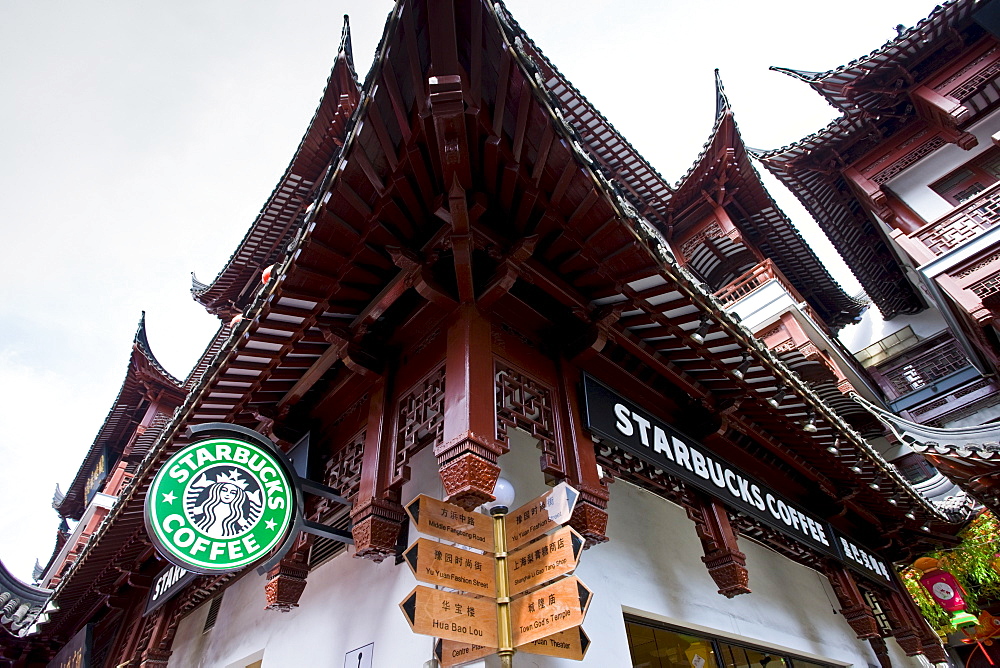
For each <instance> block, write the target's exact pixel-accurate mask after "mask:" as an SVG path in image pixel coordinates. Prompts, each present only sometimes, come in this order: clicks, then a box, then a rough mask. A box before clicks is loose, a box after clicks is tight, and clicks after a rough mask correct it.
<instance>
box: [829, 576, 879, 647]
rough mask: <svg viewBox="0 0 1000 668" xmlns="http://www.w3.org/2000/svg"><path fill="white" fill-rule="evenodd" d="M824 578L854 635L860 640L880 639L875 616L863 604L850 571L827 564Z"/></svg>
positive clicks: (866, 605) (863, 600)
mask: <svg viewBox="0 0 1000 668" xmlns="http://www.w3.org/2000/svg"><path fill="white" fill-rule="evenodd" d="M826 576H827V578H829V580H830V585H831V586H832V587H833V593H834V594H835V595H836V596H837V601H838V602H839V603H840V606H841V607H840V614H842V615H843V616H844V619H845V620H846V621H847V623H848V624H850V625H851V628H852V629H854V633H855V634H857V636H858V637H859V638H862V639H867V638H878V637H881V634H880V633H879V630H878V624H877V623H876V621H875V614H874V613H873V612H872V609H871V608H870V607H868V604H867V603H865V599H864V597H863V596H862V595H861V590H860V589H858V583H857V582H855V581H854V576H853V575H851V573H850V571H848V570H847V569H846V568H844V566H842V565H841V564H835V563H833V562H828V563H827V565H826Z"/></svg>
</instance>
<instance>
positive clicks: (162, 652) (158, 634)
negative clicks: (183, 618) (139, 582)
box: [136, 601, 177, 668]
mask: <svg viewBox="0 0 1000 668" xmlns="http://www.w3.org/2000/svg"><path fill="white" fill-rule="evenodd" d="M173 611H174V602H173V601H171V602H168V603H166V604H165V605H162V606H160V608H159V609H158V610H157V611H156V612H154V613H153V614H152V617H151V619H150V621H149V622H148V625H149V626H148V634H146V633H144V634H143V638H142V643H141V644H140V646H139V647H138V649H139V656H138V659H139V661H138V663H137V664H136V665H137V666H138V668H166V666H167V662H168V661H169V660H170V654H171V652H172V650H171V645H172V644H173V640H174V633H173V632H174V631H175V630H176V624H177V621H176V620H175V619H174V615H173Z"/></svg>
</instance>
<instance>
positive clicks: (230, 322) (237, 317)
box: [229, 313, 243, 329]
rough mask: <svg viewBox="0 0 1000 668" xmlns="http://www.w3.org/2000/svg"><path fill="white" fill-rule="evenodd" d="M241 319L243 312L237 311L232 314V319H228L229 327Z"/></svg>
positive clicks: (238, 322)
mask: <svg viewBox="0 0 1000 668" xmlns="http://www.w3.org/2000/svg"><path fill="white" fill-rule="evenodd" d="M241 320H243V314H242V313H237V314H236V315H234V316H233V319H232V320H230V321H229V328H230V329H232V328H233V327H235V326H236V325H238V324H240V321H241Z"/></svg>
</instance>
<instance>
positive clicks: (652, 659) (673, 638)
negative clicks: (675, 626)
mask: <svg viewBox="0 0 1000 668" xmlns="http://www.w3.org/2000/svg"><path fill="white" fill-rule="evenodd" d="M625 627H626V630H627V631H628V638H629V648H630V649H631V651H632V666H633V668H719V666H718V664H717V662H716V660H715V653H714V652H713V651H712V642H711V641H710V640H708V639H706V638H699V637H697V636H692V635H687V634H684V633H678V632H677V631H670V630H667V629H660V628H652V627H649V626H645V625H643V624H635V623H632V622H626V623H625Z"/></svg>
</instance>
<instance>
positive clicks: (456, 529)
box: [399, 482, 592, 668]
mask: <svg viewBox="0 0 1000 668" xmlns="http://www.w3.org/2000/svg"><path fill="white" fill-rule="evenodd" d="M578 497H579V492H577V491H576V490H575V489H573V488H572V487H570V486H569V485H568V484H566V483H565V482H563V483H560V484H559V485H556V486H555V487H554V488H553V489H551V490H550V491H548V492H546V493H544V494H542V495H541V496H539V497H537V498H536V499H534V500H532V501H530V502H529V503H526V504H524V505H523V506H521V507H520V508H518V509H517V510H516V511H514V512H513V513H511V514H507V513H506V509H496V508H495V509H494V510H493V517H490V516H488V515H485V514H483V513H479V512H475V511H467V510H464V509H462V508H460V507H459V506H455V505H452V504H450V503H446V502H444V501H440V500H438V499H432V498H431V497H428V496H424V495H420V496H418V497H417V498H416V499H414V500H413V501H411V502H410V504H409V505H408V506H407V507H406V511H407V513H408V514H409V515H410V519H411V520H412V522H413V526H414V527H416V529H417V531H419V532H421V533H424V534H427V535H429V536H433V537H435V538H441V539H444V540H446V541H450V542H452V543H457V545H449V544H446V543H441V542H435V541H432V540H428V539H426V538H418V539H417V540H416V541H415V542H414V543H413V544H412V545H410V547H408V548H407V549H406V552H405V553H404V557H405V559H406V562H407V563H408V564H409V565H410V569H411V570H412V571H413V574H414V575H415V576H416V578H417V580H419V581H420V582H425V583H427V584H430V585H436V586H439V587H447V588H448V589H453V590H458V591H454V592H453V591H443V590H441V589H432V588H430V587H425V586H417V587H416V588H415V589H414V590H413V591H412V592H410V594H409V595H408V596H407V597H406V598H405V599H404V600H403V602H402V603H400V604H399V607H400V608H401V609H402V611H403V614H404V615H405V616H406V620H407V621H408V622H409V624H410V627H411V628H412V629H413V631H414V632H415V633H422V634H425V635H432V636H437V637H438V638H440V639H441V640H440V641H439V642H438V644H437V645H436V646H435V653H436V655H437V658H438V661H439V662H440V663H441V665H442V666H444V667H445V668H447V667H448V666H458V665H461V664H464V663H468V662H470V661H475V660H477V659H481V658H483V657H485V656H489V655H490V654H493V653H498V654H499V655H500V659H501V662H502V665H503V666H505V667H507V666H511V665H512V664H511V661H512V656H513V654H514V652H515V650H521V651H524V652H528V653H531V654H545V655H548V656H555V657H561V658H565V659H575V660H581V659H583V657H584V655H585V654H586V652H587V647H588V646H589V645H590V639H589V638H588V637H587V634H586V633H584V632H583V629H582V628H581V627H580V624H581V623H582V622H583V618H584V617H585V616H586V614H587V607H588V606H589V604H590V599H591V598H592V593H591V591H590V590H589V589H588V588H587V587H586V585H584V584H583V583H582V582H580V580H579V579H578V578H576V577H575V576H570V577H566V576H569V575H570V574H571V573H572V572H573V571H574V570H576V566H577V564H578V563H579V561H580V553H581V552H582V551H583V546H584V539H583V537H582V536H580V534H579V533H577V532H576V531H575V530H573V529H572V528H571V527H564V526H562V525H563V524H565V523H566V522H568V521H569V518H570V516H571V515H572V514H573V507H574V506H575V505H576V500H577V498H578ZM553 529H558V530H557V531H555V532H553V533H551V534H550V533H549V532H550V531H552V530H553ZM462 546H465V547H462ZM466 547H470V548H474V549H473V550H469V549H466ZM476 550H479V551H476ZM460 592H467V593H460ZM468 594H473V595H474V596H469V595H468Z"/></svg>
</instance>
